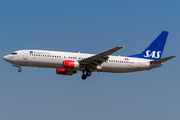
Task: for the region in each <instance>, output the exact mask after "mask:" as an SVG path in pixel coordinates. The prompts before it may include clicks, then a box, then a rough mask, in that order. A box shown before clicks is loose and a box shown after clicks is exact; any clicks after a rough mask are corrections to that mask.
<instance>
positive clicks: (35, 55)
mask: <svg viewBox="0 0 180 120" xmlns="http://www.w3.org/2000/svg"><path fill="white" fill-rule="evenodd" d="M30 51H33V52H32V54H31V52H30ZM14 53H17V54H9V55H6V56H4V58H3V59H4V60H5V61H7V62H9V63H11V64H13V65H18V66H31V67H45V68H61V69H64V68H63V61H64V60H73V61H77V62H78V61H81V60H83V59H86V58H89V57H91V56H94V55H95V54H85V53H73V52H58V51H47V50H19V51H15V52H14ZM150 61H152V60H149V59H141V58H134V57H123V56H111V55H109V59H108V60H107V61H106V62H104V63H102V64H101V65H98V66H97V69H96V70H93V69H92V70H91V71H92V72H94V71H98V72H112V73H125V72H135V71H141V70H150V69H152V68H155V67H160V66H162V64H152V63H150ZM84 69H85V68H83V67H80V68H74V70H76V71H83V70H84Z"/></svg>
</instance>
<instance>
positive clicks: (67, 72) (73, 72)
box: [56, 68, 76, 75]
mask: <svg viewBox="0 0 180 120" xmlns="http://www.w3.org/2000/svg"><path fill="white" fill-rule="evenodd" d="M75 73H76V71H73V70H66V69H59V68H58V69H56V74H59V75H72V74H75Z"/></svg>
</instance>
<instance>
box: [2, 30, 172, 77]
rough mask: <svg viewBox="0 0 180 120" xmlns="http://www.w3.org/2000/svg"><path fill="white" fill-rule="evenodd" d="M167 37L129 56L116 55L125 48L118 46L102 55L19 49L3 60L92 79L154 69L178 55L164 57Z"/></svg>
mask: <svg viewBox="0 0 180 120" xmlns="http://www.w3.org/2000/svg"><path fill="white" fill-rule="evenodd" d="M167 36H168V32H167V31H162V33H161V34H160V35H159V36H158V37H157V38H156V39H155V40H154V41H153V42H152V43H151V44H150V45H149V46H148V47H147V48H146V49H145V50H144V51H143V52H141V53H139V54H135V55H130V56H126V57H125V56H113V55H111V54H113V53H114V52H116V51H118V50H120V49H121V48H123V47H115V48H113V49H110V50H108V51H105V52H102V53H100V54H85V53H80V52H78V53H74V52H60V51H47V50H18V51H15V52H12V53H10V54H9V55H6V56H4V57H3V59H4V60H5V61H7V62H9V63H11V64H12V65H13V66H15V67H19V69H18V72H21V71H22V70H21V66H30V67H44V68H55V69H56V73H57V74H59V75H73V74H75V73H77V71H82V79H83V80H85V79H86V78H87V77H89V76H91V74H92V72H111V73H127V72H136V71H142V70H151V69H152V68H156V67H160V66H162V64H163V63H164V62H165V61H167V60H169V59H171V58H174V57H175V56H170V57H166V58H161V56H162V54H163V49H164V45H165V43H166V39H167Z"/></svg>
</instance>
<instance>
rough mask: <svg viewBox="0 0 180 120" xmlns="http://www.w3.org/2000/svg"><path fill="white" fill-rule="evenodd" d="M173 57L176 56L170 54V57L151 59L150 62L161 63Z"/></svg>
mask: <svg viewBox="0 0 180 120" xmlns="http://www.w3.org/2000/svg"><path fill="white" fill-rule="evenodd" d="M174 57H176V56H170V57H166V58H162V59H158V60H154V61H151V63H163V62H166V61H167V60H170V59H172V58H174Z"/></svg>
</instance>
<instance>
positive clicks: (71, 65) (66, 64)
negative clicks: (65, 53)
mask: <svg viewBox="0 0 180 120" xmlns="http://www.w3.org/2000/svg"><path fill="white" fill-rule="evenodd" d="M63 68H64V69H71V70H73V69H78V68H80V64H79V62H77V61H73V60H65V61H63Z"/></svg>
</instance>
